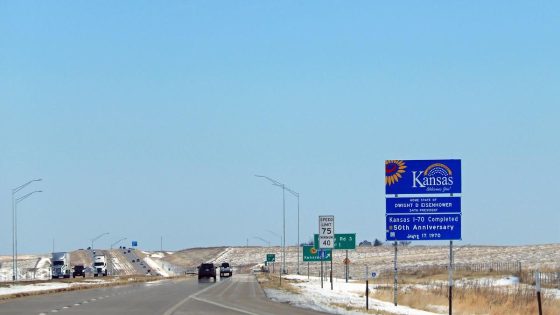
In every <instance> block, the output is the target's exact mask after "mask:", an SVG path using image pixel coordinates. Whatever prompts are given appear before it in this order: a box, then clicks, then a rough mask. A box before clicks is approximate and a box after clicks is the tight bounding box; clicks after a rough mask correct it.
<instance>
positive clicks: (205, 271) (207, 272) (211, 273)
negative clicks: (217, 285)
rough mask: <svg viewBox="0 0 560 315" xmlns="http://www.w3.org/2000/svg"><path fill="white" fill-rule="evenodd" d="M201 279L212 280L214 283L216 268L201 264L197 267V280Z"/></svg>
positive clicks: (211, 265)
mask: <svg viewBox="0 0 560 315" xmlns="http://www.w3.org/2000/svg"><path fill="white" fill-rule="evenodd" d="M202 278H214V282H216V267H215V266H214V264H207V263H204V264H201V265H200V266H198V280H200V279H202Z"/></svg>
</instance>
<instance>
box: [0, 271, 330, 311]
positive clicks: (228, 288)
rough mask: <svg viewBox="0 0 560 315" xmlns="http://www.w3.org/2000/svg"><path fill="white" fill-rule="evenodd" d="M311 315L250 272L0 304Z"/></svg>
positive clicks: (65, 308)
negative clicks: (273, 295) (270, 295)
mask: <svg viewBox="0 0 560 315" xmlns="http://www.w3.org/2000/svg"><path fill="white" fill-rule="evenodd" d="M55 313H56V314H61V315H62V314H64V315H73V314H76V315H99V314H123V315H133V314H134V315H186V314H188V315H198V314H205V315H206V314H224V315H242V314H248V315H256V314H259V315H261V314H262V315H280V314H290V315H299V314H301V315H311V314H324V313H320V312H315V311H311V310H306V309H301V308H296V307H293V306H290V305H288V304H284V303H276V302H272V301H270V300H268V299H267V298H266V297H265V295H264V292H263V291H262V290H261V288H260V286H259V284H258V283H257V281H256V279H255V277H254V276H252V275H243V274H239V275H234V276H233V277H232V278H224V279H221V280H220V279H219V278H218V281H217V282H216V283H214V282H213V281H207V282H206V281H203V282H198V280H197V279H196V278H195V279H182V280H161V281H155V282H150V283H142V284H133V285H125V286H119V287H109V288H99V289H88V290H81V291H72V292H64V293H56V294H49V295H40V296H34V297H25V298H19V299H15V300H10V301H6V302H2V303H0V314H1V315H3V314H10V315H19V314H21V315H24V314H25V315H47V314H55Z"/></svg>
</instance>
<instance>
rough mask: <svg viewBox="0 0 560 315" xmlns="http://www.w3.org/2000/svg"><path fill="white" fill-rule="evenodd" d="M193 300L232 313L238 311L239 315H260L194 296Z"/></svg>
mask: <svg viewBox="0 0 560 315" xmlns="http://www.w3.org/2000/svg"><path fill="white" fill-rule="evenodd" d="M192 299H193V300H197V301H200V302H204V303H208V304H212V305H215V306H218V307H221V308H225V309H228V310H231V311H236V312H239V313H243V314H249V315H260V314H257V313H253V312H249V311H246V310H242V309H240V308H237V307H233V306H227V305H224V304H220V303H216V302H212V301H210V300H207V299H202V298H199V297H196V296H194V297H193V298H192Z"/></svg>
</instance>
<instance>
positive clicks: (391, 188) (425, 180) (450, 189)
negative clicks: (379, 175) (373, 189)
mask: <svg viewBox="0 0 560 315" xmlns="http://www.w3.org/2000/svg"><path fill="white" fill-rule="evenodd" d="M454 193H461V160H387V161H385V194H386V195H400V194H454Z"/></svg>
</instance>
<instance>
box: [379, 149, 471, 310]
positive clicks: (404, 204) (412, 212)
mask: <svg viewBox="0 0 560 315" xmlns="http://www.w3.org/2000/svg"><path fill="white" fill-rule="evenodd" d="M461 190H462V188H461V160H456V159H455V160H386V161H385V195H394V198H391V197H389V196H386V199H385V206H386V207H385V211H386V213H385V222H386V240H387V241H395V243H394V246H395V258H394V263H395V266H394V269H395V283H394V302H395V306H396V305H397V292H398V291H397V241H413V240H417V241H426V240H428V241H429V240H449V268H448V269H449V314H451V313H452V294H453V240H460V239H461V214H462V212H461V197H457V196H453V194H460V193H461ZM434 194H439V195H441V194H450V196H449V197H440V196H433V195H434ZM399 195H408V196H407V197H405V198H403V197H400V198H399ZM410 195H415V196H410Z"/></svg>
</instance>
